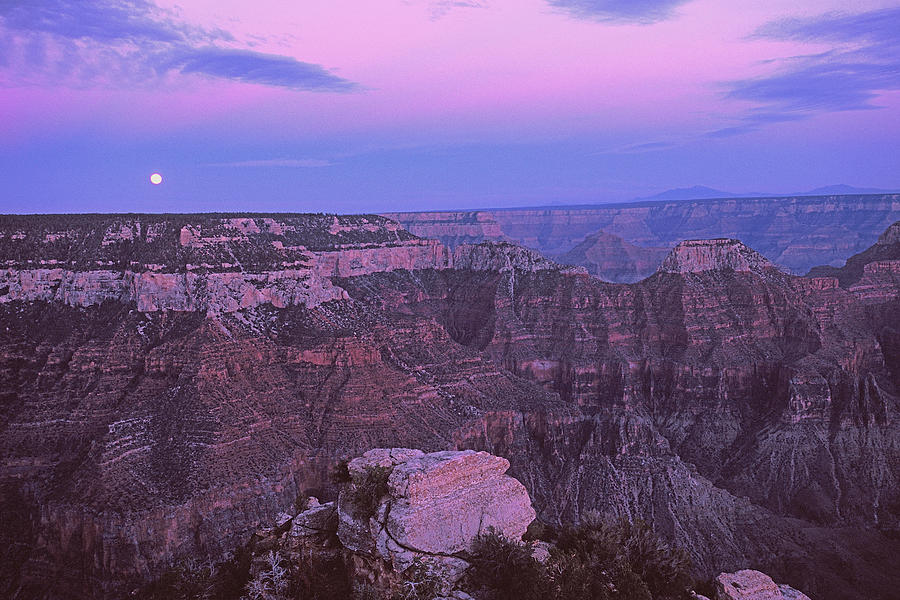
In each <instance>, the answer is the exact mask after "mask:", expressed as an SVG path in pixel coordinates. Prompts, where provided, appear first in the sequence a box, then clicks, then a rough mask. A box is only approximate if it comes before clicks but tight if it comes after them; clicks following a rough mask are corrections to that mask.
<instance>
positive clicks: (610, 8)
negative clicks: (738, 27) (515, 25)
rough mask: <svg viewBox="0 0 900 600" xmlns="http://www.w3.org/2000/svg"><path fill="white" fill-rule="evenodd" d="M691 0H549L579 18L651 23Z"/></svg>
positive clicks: (669, 15) (672, 12)
mask: <svg viewBox="0 0 900 600" xmlns="http://www.w3.org/2000/svg"><path fill="white" fill-rule="evenodd" d="M689 1H690V0H547V2H548V3H549V4H550V5H551V6H555V7H556V8H559V9H562V10H564V11H565V12H567V13H569V14H570V15H572V16H574V17H577V18H579V19H593V20H597V21H610V22H620V23H640V24H650V23H656V22H658V21H664V20H666V19H670V18H672V17H673V16H674V15H675V9H676V8H677V7H679V6H681V5H682V4H686V3H687V2H689Z"/></svg>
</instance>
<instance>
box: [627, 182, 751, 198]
mask: <svg viewBox="0 0 900 600" xmlns="http://www.w3.org/2000/svg"><path fill="white" fill-rule="evenodd" d="M739 196H740V194H732V193H731V192H723V191H722V190H716V189H713V188H710V187H706V186H705V185H695V186H693V187H689V188H676V189H673V190H666V191H665V192H660V193H659V194H654V195H652V196H645V197H643V198H635V200H705V199H707V198H737V197H739Z"/></svg>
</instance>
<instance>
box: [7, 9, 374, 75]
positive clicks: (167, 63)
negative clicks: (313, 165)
mask: <svg viewBox="0 0 900 600" xmlns="http://www.w3.org/2000/svg"><path fill="white" fill-rule="evenodd" d="M222 42H226V43H228V44H229V45H228V46H221V45H215V44H221V43H222ZM235 43H236V40H235V38H234V37H233V36H232V35H231V34H230V33H228V32H226V31H222V30H220V29H211V30H210V29H202V28H199V27H193V26H189V25H187V24H184V23H180V22H178V20H177V19H176V18H175V14H174V13H172V12H171V11H164V10H162V9H159V8H157V7H156V6H155V5H154V4H153V3H151V2H149V1H148V0H117V1H111V0H95V1H86V0H40V1H36V0H24V1H17V0H0V50H3V51H4V57H3V60H2V61H0V66H3V67H4V70H5V71H6V73H5V74H6V80H7V82H12V83H18V84H49V85H71V86H75V87H89V86H106V87H116V86H123V87H132V86H137V85H146V84H147V82H149V83H151V84H152V83H153V82H156V81H158V77H159V76H164V75H166V74H167V73H170V72H179V73H183V74H199V75H206V76H210V77H216V78H219V79H226V80H230V81H237V82H242V83H254V84H260V85H268V86H276V87H283V88H287V89H292V90H306V91H316V92H348V91H353V90H356V89H359V88H358V86H357V85H356V84H354V83H353V82H350V81H348V80H346V79H343V78H341V77H338V76H337V75H334V74H332V73H331V72H329V71H328V70H327V69H325V68H323V67H322V66H320V65H316V64H311V63H306V62H302V61H299V60H297V59H295V58H293V57H290V56H283V55H277V54H264V53H261V52H254V51H251V50H246V49H243V48H236V47H233V46H234V44H235ZM8 84H9V83H7V85H8Z"/></svg>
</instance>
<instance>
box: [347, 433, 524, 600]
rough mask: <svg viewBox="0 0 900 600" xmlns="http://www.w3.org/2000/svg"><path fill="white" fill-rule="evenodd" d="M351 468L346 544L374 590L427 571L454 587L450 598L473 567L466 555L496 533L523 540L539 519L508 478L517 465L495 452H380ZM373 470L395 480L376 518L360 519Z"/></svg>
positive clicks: (355, 461)
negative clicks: (361, 494)
mask: <svg viewBox="0 0 900 600" xmlns="http://www.w3.org/2000/svg"><path fill="white" fill-rule="evenodd" d="M348 468H349V472H350V476H351V482H350V483H349V484H347V486H346V487H345V488H344V489H343V490H342V491H341V496H340V499H339V502H338V507H339V509H338V515H339V526H338V537H339V538H340V540H341V543H342V544H343V545H344V547H345V548H346V549H348V550H350V551H352V552H354V553H357V555H358V556H357V557H356V558H357V570H358V571H360V572H362V573H365V574H366V576H367V577H368V579H369V581H370V582H373V581H374V582H377V581H378V580H381V579H383V578H384V577H385V575H386V574H387V573H390V572H394V573H397V574H399V575H400V576H402V575H403V573H404V572H405V571H406V570H407V569H409V568H410V567H412V566H414V565H424V566H425V567H426V568H427V569H428V570H429V571H430V572H436V573H439V574H440V578H441V580H442V581H444V582H445V583H446V584H447V586H449V587H448V588H447V589H446V590H445V593H446V592H448V591H449V590H450V589H452V586H453V584H454V583H455V582H456V581H457V580H458V579H459V577H460V576H461V575H462V574H463V572H464V571H465V569H466V568H467V567H468V563H467V562H466V561H465V560H463V559H462V558H461V557H460V553H464V552H466V551H468V550H469V549H470V547H471V544H472V542H473V540H474V539H475V537H476V536H477V535H479V534H481V533H486V532H487V531H488V530H490V529H493V530H495V531H497V532H499V533H502V534H503V535H505V536H507V537H510V538H512V539H521V537H522V535H524V533H525V531H526V529H527V528H528V524H529V523H531V521H533V520H534V518H535V511H534V509H533V508H532V507H531V499H530V498H529V495H528V491H527V490H526V489H525V486H523V485H522V484H521V483H520V482H518V481H517V480H515V479H513V478H512V477H510V476H508V475H505V472H506V470H507V469H508V468H509V461H508V460H506V459H505V458H502V457H499V456H493V455H491V454H488V453H487V452H474V451H472V450H465V451H443V452H432V453H428V454H426V453H423V452H422V451H420V450H411V449H406V448H393V449H389V448H378V449H375V450H370V451H368V452H366V453H365V454H363V456H361V457H359V458H355V459H353V460H352V461H350V463H349V465H348ZM373 469H385V470H388V471H389V475H388V477H387V485H386V488H385V489H384V492H385V493H384V496H382V497H381V498H379V500H378V506H377V509H376V510H375V513H374V515H371V516H368V515H365V514H360V510H359V505H358V504H356V503H355V501H354V498H356V496H355V495H354V494H355V493H356V491H357V490H358V488H359V486H361V485H365V483H364V482H365V481H366V478H367V477H370V476H372V473H374V472H375V471H373ZM384 475H385V473H384V472H382V476H384ZM380 564H385V565H390V569H386V568H384V567H381V566H379V565H380ZM381 585H382V586H384V582H382V583H381Z"/></svg>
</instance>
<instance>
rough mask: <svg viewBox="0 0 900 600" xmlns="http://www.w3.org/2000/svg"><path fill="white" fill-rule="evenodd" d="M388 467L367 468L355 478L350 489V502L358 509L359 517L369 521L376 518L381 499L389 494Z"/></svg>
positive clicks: (389, 472) (389, 474)
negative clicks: (370, 518)
mask: <svg viewBox="0 0 900 600" xmlns="http://www.w3.org/2000/svg"><path fill="white" fill-rule="evenodd" d="M390 476H391V469H390V468H388V467H366V470H365V472H364V473H363V474H362V475H356V476H354V478H353V487H352V488H351V489H350V502H351V503H352V504H353V506H354V507H355V508H356V511H357V515H359V516H361V517H363V518H365V519H368V518H369V517H373V516H375V513H376V511H377V510H378V505H379V504H380V503H381V498H382V497H383V496H384V495H386V494H387V493H388V477H390Z"/></svg>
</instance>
